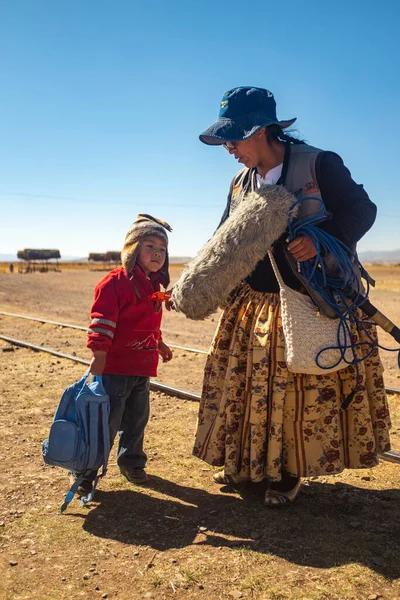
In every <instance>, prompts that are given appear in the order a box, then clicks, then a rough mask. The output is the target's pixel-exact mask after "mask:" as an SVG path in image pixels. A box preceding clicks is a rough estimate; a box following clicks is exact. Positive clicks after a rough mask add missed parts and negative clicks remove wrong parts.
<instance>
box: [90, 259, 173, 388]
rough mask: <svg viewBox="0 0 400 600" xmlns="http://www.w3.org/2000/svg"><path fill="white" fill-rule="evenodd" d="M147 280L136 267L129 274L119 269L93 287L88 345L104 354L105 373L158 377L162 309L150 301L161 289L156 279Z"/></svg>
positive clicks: (155, 274)
mask: <svg viewBox="0 0 400 600" xmlns="http://www.w3.org/2000/svg"><path fill="white" fill-rule="evenodd" d="M150 278H151V280H149V279H148V278H147V277H146V276H145V274H144V272H143V271H142V269H141V268H140V266H139V265H136V266H135V268H134V270H133V273H131V274H130V275H128V274H127V273H126V271H125V270H124V268H123V267H120V268H119V269H114V271H111V272H110V273H108V275H106V276H105V277H104V279H102V280H101V281H100V283H98V284H97V286H96V288H95V293H94V302H93V306H92V310H91V313H90V316H91V319H92V322H91V324H90V328H89V335H88V343H87V346H88V348H90V349H91V350H92V352H95V351H96V350H106V351H107V359H106V366H105V369H104V373H113V374H115V375H139V376H143V377H154V376H156V375H157V365H158V350H157V348H158V341H159V340H160V339H161V331H160V325H161V316H162V310H161V306H160V304H159V303H158V302H157V301H154V300H151V299H150V296H151V295H152V294H153V293H154V292H155V291H159V289H160V283H159V276H158V275H157V273H154V274H153V273H152V274H151V275H150Z"/></svg>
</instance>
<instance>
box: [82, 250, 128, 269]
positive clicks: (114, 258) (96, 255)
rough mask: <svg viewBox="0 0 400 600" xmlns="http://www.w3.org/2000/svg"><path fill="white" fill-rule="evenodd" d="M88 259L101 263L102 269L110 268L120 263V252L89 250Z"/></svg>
mask: <svg viewBox="0 0 400 600" xmlns="http://www.w3.org/2000/svg"><path fill="white" fill-rule="evenodd" d="M88 261H89V263H90V262H94V263H102V266H103V269H102V270H104V269H105V270H110V269H113V268H116V267H118V266H119V265H120V264H121V252H117V251H113V250H109V251H108V252H104V253H100V252H90V254H89V256H88Z"/></svg>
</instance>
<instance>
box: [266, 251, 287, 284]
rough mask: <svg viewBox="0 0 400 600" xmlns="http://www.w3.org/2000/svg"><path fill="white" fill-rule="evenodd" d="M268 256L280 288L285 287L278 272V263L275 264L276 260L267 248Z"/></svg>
mask: <svg viewBox="0 0 400 600" xmlns="http://www.w3.org/2000/svg"><path fill="white" fill-rule="evenodd" d="M268 258H269V260H270V261H271V265H272V269H273V271H274V274H275V277H276V279H277V281H278V283H279V287H280V288H281V289H282V288H284V287H285V284H284V281H283V279H282V276H281V274H280V272H279V269H278V265H277V264H276V260H275V258H274V255H273V254H272V252H271V250H268Z"/></svg>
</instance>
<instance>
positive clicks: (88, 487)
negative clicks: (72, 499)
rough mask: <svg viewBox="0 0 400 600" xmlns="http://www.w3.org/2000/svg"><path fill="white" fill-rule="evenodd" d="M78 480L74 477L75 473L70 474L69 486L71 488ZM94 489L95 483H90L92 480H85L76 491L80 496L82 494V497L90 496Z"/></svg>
mask: <svg viewBox="0 0 400 600" xmlns="http://www.w3.org/2000/svg"><path fill="white" fill-rule="evenodd" d="M76 479H77V477H76V475H74V474H73V473H70V474H69V484H70V485H71V486H72V485H73V484H74V483H75V481H76ZM92 489H93V481H90V479H84V480H83V481H82V483H81V484H80V486H79V487H78V489H77V490H76V491H77V493H78V494H81V496H87V495H88V494H90V492H91V491H92Z"/></svg>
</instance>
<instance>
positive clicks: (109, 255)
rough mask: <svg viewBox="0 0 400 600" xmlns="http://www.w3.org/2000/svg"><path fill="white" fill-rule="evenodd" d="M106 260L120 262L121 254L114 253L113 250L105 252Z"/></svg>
mask: <svg viewBox="0 0 400 600" xmlns="http://www.w3.org/2000/svg"><path fill="white" fill-rule="evenodd" d="M106 260H110V261H112V262H121V252H114V251H113V250H109V251H108V252H106Z"/></svg>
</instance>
